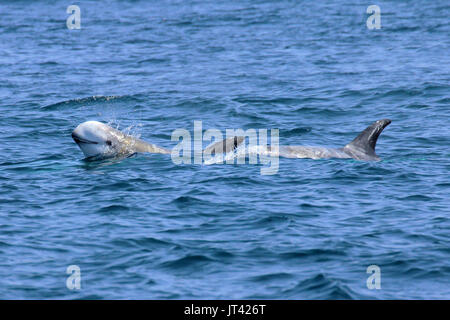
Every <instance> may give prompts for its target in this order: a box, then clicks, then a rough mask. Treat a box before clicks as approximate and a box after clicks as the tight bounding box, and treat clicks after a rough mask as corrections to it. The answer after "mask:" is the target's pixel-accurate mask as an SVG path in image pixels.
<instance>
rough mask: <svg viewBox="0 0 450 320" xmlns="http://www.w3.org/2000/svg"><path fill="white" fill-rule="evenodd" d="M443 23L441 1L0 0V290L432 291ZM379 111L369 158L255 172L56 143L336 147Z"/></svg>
mask: <svg viewBox="0 0 450 320" xmlns="http://www.w3.org/2000/svg"><path fill="white" fill-rule="evenodd" d="M71 4H76V5H78V6H79V7H80V9H81V29H80V30H69V29H68V28H67V26H66V19H67V17H68V16H69V14H68V13H66V9H67V7H68V6H69V5H71ZM371 4H377V5H379V6H380V9H381V29H379V30H376V29H375V30H369V29H368V28H367V26H366V20H367V19H368V17H369V14H367V13H366V9H367V7H368V6H369V5H371ZM449 16H450V3H449V2H448V1H447V0H436V1H426V0H420V1H419V0H414V1H412V0H411V1H386V0H383V1H376V3H373V2H365V1H359V0H353V1H321V0H320V1H275V0H272V1H270V0H264V1H262V0H256V1H250V0H241V1H211V0H203V1H184V0H180V1H148V2H147V1H102V2H94V1H76V2H74V3H72V2H70V1H14V2H13V1H1V2H0V74H1V85H0V110H1V117H0V148H1V153H0V298H2V299H184V298H192V299H208V298H209V299H239V298H249V299H254V298H258V299H426V298H429V299H448V298H450V210H449V208H450V200H449V194H450V181H449V177H450V175H449V171H450V162H449V155H450V151H449V145H450V129H449V124H450V121H449V120H450V107H449V106H450V90H449V89H450V57H449V53H450V50H449V49H450V20H449ZM382 118H390V119H392V123H391V125H390V126H389V127H387V128H386V129H385V131H384V132H383V133H382V134H381V136H380V139H379V141H378V144H377V153H378V155H379V156H380V157H381V158H382V159H383V160H382V161H380V162H361V161H354V160H342V159H341V160H339V159H327V160H309V159H283V158H281V159H280V165H279V171H278V173H277V174H276V175H261V174H260V169H261V166H260V165H250V164H247V165H211V166H206V165H195V164H182V165H176V164H174V163H173V162H172V161H171V158H170V155H161V154H151V155H150V154H148V155H137V156H134V157H131V158H127V159H124V160H121V161H100V162H86V161H84V160H83V155H82V153H81V151H80V150H79V148H78V147H77V145H76V144H75V143H74V142H73V141H72V139H71V135H70V134H71V132H72V130H73V129H74V128H75V127H76V126H77V125H78V124H79V123H81V122H84V121H86V120H91V119H94V120H99V121H103V122H105V123H110V124H113V125H114V126H118V127H119V128H120V129H126V130H128V131H130V132H132V133H133V134H134V135H137V136H140V137H141V138H142V139H144V140H146V141H149V142H152V143H155V144H158V145H160V146H163V147H166V148H172V147H174V145H175V144H176V142H172V141H171V135H172V132H173V131H174V130H175V129H177V128H184V129H187V130H189V131H191V132H192V130H193V122H194V121H195V120H199V121H200V120H201V121H203V129H204V130H206V129H210V128H217V129H219V130H223V131H224V130H225V129H227V128H243V129H249V128H256V129H260V128H266V129H272V128H278V129H279V130H280V144H282V145H318V146H331V147H341V146H344V145H345V144H346V143H348V142H349V141H351V140H352V139H353V138H354V137H355V136H356V135H357V134H358V133H359V132H360V131H362V130H363V129H364V128H365V127H366V126H368V125H369V124H370V123H371V122H373V121H375V120H378V119H382ZM70 265H77V266H79V268H80V272H81V289H79V290H69V289H68V287H67V286H66V280H67V278H68V277H69V275H68V274H66V270H67V267H68V266H70ZM370 265H377V266H379V268H380V272H381V289H374V290H371V289H368V287H367V284H366V281H367V278H368V277H369V276H370V274H368V273H367V272H366V271H367V267H368V266H370Z"/></svg>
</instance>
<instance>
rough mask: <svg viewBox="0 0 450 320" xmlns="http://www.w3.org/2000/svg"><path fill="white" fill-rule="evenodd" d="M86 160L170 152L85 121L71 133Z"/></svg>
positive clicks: (99, 123)
mask: <svg viewBox="0 0 450 320" xmlns="http://www.w3.org/2000/svg"><path fill="white" fill-rule="evenodd" d="M72 138H73V140H74V141H75V142H76V144H77V145H78V146H79V147H80V149H81V151H82V152H83V153H84V155H85V156H86V160H100V159H107V158H113V157H127V156H130V155H132V154H134V153H136V152H150V153H165V154H167V153H170V150H167V149H164V148H161V147H158V146H157V145H154V144H151V143H148V142H145V141H142V140H140V139H138V138H135V137H133V136H130V135H127V134H125V133H123V132H121V131H119V130H117V129H114V128H112V127H110V126H108V125H106V124H104V123H101V122H98V121H86V122H83V123H82V124H80V125H78V127H76V128H75V130H73V132H72Z"/></svg>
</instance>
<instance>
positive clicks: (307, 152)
mask: <svg viewBox="0 0 450 320" xmlns="http://www.w3.org/2000/svg"><path fill="white" fill-rule="evenodd" d="M390 123H391V120H389V119H382V120H378V121H375V122H374V123H372V124H371V125H370V126H368V127H367V128H366V129H365V130H364V131H363V132H361V133H360V134H359V135H358V136H357V137H356V138H355V139H354V140H353V141H352V142H350V143H349V144H347V145H346V146H345V147H343V148H325V147H309V146H279V147H278V150H277V149H276V148H273V147H270V146H259V147H258V149H257V150H258V151H257V152H258V153H263V154H266V155H270V156H272V157H277V156H280V157H285V158H310V159H327V158H340V159H356V160H363V161H377V160H380V158H379V157H378V156H377V155H376V153H375V145H376V143H377V139H378V137H379V135H380V133H381V132H382V131H383V129H384V128H386V127H387V126H388V125H389V124H390ZM244 141H245V137H231V138H228V139H226V140H224V141H220V142H217V143H215V144H212V145H211V146H209V147H207V148H206V149H205V151H208V152H209V153H210V154H212V155H214V153H218V152H224V153H227V152H229V151H231V150H233V149H235V148H237V147H238V146H239V145H240V144H241V143H242V142H244ZM222 150H223V151H222Z"/></svg>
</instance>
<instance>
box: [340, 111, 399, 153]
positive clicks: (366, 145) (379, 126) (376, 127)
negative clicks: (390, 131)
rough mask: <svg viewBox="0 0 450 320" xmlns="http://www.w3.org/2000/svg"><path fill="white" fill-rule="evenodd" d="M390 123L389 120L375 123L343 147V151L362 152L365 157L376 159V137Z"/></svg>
mask: <svg viewBox="0 0 450 320" xmlns="http://www.w3.org/2000/svg"><path fill="white" fill-rule="evenodd" d="M390 123H391V120H389V119H382V120H378V121H375V122H374V123H372V124H371V125H370V126H368V127H367V128H366V129H365V130H364V131H363V132H361V133H360V134H359V135H358V136H357V137H356V138H355V139H354V140H353V141H352V142H350V143H349V144H347V145H346V146H345V147H344V150H345V149H350V150H354V151H356V152H362V153H363V154H365V155H368V156H373V157H377V155H376V153H375V146H376V144H377V140H378V136H379V135H380V133H381V132H382V131H383V129H384V128H386V127H387V126H388V125H389V124H390Z"/></svg>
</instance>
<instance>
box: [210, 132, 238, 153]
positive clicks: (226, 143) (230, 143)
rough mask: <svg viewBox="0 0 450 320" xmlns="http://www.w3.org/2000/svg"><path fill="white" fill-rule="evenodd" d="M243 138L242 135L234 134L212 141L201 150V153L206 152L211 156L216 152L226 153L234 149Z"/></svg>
mask: <svg viewBox="0 0 450 320" xmlns="http://www.w3.org/2000/svg"><path fill="white" fill-rule="evenodd" d="M244 139H245V138H244V137H239V136H235V137H231V138H228V139H225V140H222V141H219V142H216V143H213V144H211V145H209V146H208V147H206V148H205V150H203V153H207V154H210V155H212V156H214V155H215V154H218V153H228V152H230V151H231V150H234V149H236V148H237V147H238V146H239V145H240V144H241V143H242V142H243V141H244Z"/></svg>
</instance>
